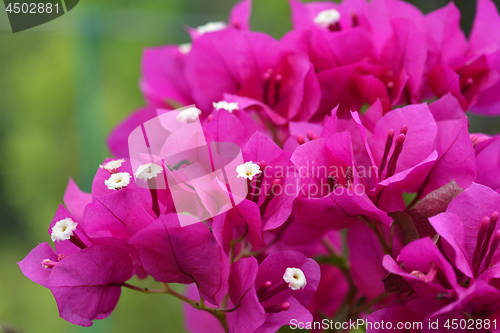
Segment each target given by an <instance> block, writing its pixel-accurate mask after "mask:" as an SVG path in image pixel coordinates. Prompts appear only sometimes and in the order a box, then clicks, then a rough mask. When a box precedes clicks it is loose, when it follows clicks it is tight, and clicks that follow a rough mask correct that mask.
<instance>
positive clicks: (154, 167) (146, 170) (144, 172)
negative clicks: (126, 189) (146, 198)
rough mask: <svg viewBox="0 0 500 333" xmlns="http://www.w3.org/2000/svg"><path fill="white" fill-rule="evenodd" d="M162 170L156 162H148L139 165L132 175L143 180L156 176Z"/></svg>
mask: <svg viewBox="0 0 500 333" xmlns="http://www.w3.org/2000/svg"><path fill="white" fill-rule="evenodd" d="M162 171H163V168H162V167H161V166H159V165H158V164H154V163H148V164H143V165H139V167H138V168H137V171H136V172H135V174H134V176H135V178H138V179H144V180H145V181H146V180H148V179H151V178H154V177H156V176H158V174H159V173H161V172H162Z"/></svg>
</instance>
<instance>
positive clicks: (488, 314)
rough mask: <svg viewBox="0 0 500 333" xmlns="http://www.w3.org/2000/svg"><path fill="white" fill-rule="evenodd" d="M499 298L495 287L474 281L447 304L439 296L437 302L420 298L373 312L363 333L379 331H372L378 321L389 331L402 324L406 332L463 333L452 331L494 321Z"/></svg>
mask: <svg viewBox="0 0 500 333" xmlns="http://www.w3.org/2000/svg"><path fill="white" fill-rule="evenodd" d="M499 296H500V292H499V291H498V289H496V288H495V287H493V286H491V285H489V284H487V283H485V282H484V281H475V282H474V283H472V284H471V285H470V286H469V287H468V288H467V289H465V290H464V291H462V292H459V293H458V294H457V295H455V296H454V297H453V298H452V299H451V300H449V299H448V300H447V298H442V296H441V297H440V298H439V299H438V300H432V301H430V302H429V301H426V300H424V299H422V298H414V299H412V300H410V301H409V302H408V303H406V304H405V305H395V306H392V307H389V308H386V309H383V310H379V311H376V312H373V313H372V314H370V315H369V316H368V318H367V320H368V321H369V322H371V325H370V324H368V326H367V332H370V333H374V332H380V331H382V330H380V329H376V327H377V324H376V323H380V322H381V321H382V320H383V321H384V322H385V323H386V325H385V327H387V326H388V324H389V323H391V324H392V328H393V329H394V328H396V327H398V326H397V325H398V323H404V324H406V325H407V326H405V328H406V329H407V330H408V331H409V332H432V331H436V330H439V332H446V331H448V330H450V328H453V331H455V332H466V330H465V329H462V328H460V326H457V327H456V328H455V325H453V324H454V323H459V322H460V321H462V322H464V321H466V322H469V320H470V322H476V320H477V322H481V323H482V322H483V320H485V319H489V320H493V319H496V318H498V310H499V301H498V300H499ZM416 323H418V324H416ZM431 323H432V326H431ZM418 325H420V327H419V326H418ZM481 326H482V325H481ZM462 327H463V325H462ZM389 331H391V330H384V332H389ZM493 331H494V330H493Z"/></svg>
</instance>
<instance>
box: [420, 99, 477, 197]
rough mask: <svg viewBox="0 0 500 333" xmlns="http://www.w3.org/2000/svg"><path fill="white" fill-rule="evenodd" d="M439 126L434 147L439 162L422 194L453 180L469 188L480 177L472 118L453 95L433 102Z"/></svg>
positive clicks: (430, 106) (433, 113) (432, 110)
mask: <svg viewBox="0 0 500 333" xmlns="http://www.w3.org/2000/svg"><path fill="white" fill-rule="evenodd" d="M429 110H430V111H431V113H432V116H433V117H434V120H435V121H436V125H437V135H436V140H435V142H434V148H435V149H436V151H437V153H438V158H437V160H436V164H435V165H434V166H433V167H432V170H431V171H430V172H429V175H428V176H427V179H426V183H425V186H424V187H423V188H422V189H421V190H420V196H421V197H423V196H425V195H426V194H427V193H429V192H432V191H433V190H436V189H438V188H440V187H441V186H444V185H446V184H448V183H449V182H450V181H451V180H455V182H456V183H457V184H458V186H460V187H461V188H467V187H469V186H470V185H471V184H472V182H473V181H474V179H476V172H477V171H476V161H475V160H474V148H473V145H472V142H471V139H470V135H469V131H468V124H469V122H468V120H467V117H466V116H465V115H464V113H463V112H462V111H461V110H460V104H459V103H458V101H457V100H456V99H455V98H454V97H453V96H452V95H450V94H447V95H445V96H443V97H441V99H439V100H437V101H436V102H434V103H432V104H430V105H429Z"/></svg>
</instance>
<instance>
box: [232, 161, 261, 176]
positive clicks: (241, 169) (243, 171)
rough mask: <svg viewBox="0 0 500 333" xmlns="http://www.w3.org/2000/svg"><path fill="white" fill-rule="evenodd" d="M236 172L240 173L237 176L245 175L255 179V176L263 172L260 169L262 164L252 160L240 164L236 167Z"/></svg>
mask: <svg viewBox="0 0 500 333" xmlns="http://www.w3.org/2000/svg"><path fill="white" fill-rule="evenodd" d="M236 172H237V173H238V176H237V177H236V178H239V177H243V178H245V179H250V180H252V179H253V176H255V175H258V174H259V173H262V171H261V170H260V166H259V165H258V164H255V163H252V161H250V162H246V163H244V164H240V165H238V166H237V167H236Z"/></svg>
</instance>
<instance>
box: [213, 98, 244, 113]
mask: <svg viewBox="0 0 500 333" xmlns="http://www.w3.org/2000/svg"><path fill="white" fill-rule="evenodd" d="M212 105H213V106H214V108H215V109H216V110H220V109H224V110H226V111H228V112H229V113H233V111H236V110H239V109H240V107H239V105H238V103H237V102H226V101H220V102H217V103H215V102H213V103H212Z"/></svg>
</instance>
